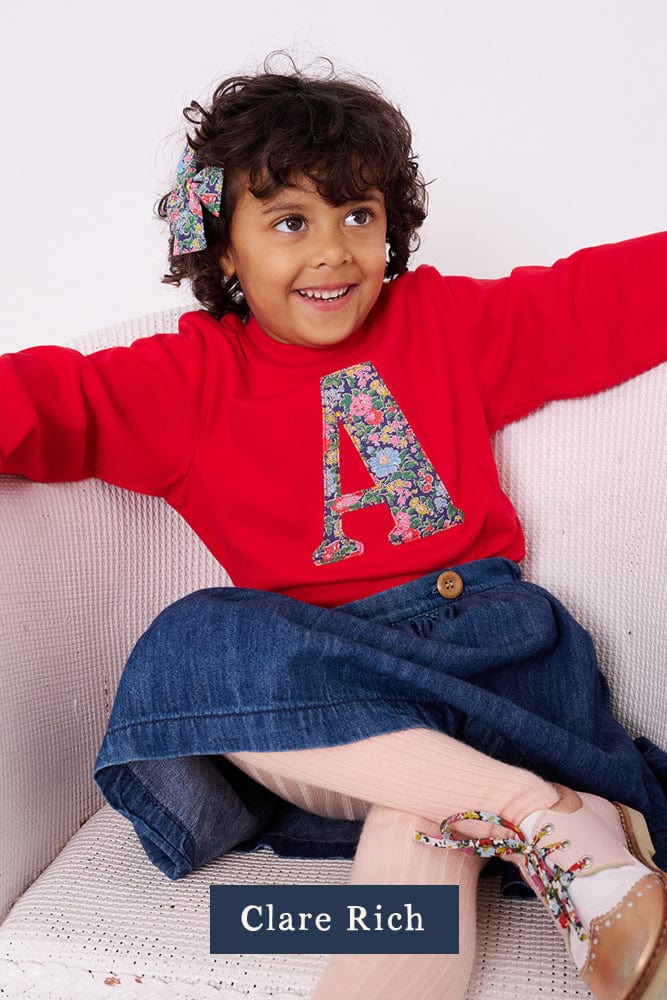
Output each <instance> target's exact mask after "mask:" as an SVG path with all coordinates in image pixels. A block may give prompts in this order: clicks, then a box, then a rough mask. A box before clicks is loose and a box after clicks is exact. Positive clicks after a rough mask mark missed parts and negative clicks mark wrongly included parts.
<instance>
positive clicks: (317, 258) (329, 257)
mask: <svg viewBox="0 0 667 1000" xmlns="http://www.w3.org/2000/svg"><path fill="white" fill-rule="evenodd" d="M349 259H350V252H349V247H348V244H347V240H346V239H345V233H343V232H341V231H340V229H338V228H335V229H334V228H332V229H327V230H325V231H322V232H320V233H318V234H317V239H315V240H314V242H313V248H312V252H311V266H312V267H322V266H328V267H339V266H340V265H341V264H344V263H345V262H346V261H348V260H349Z"/></svg>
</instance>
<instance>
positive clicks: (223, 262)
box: [218, 248, 236, 278]
mask: <svg viewBox="0 0 667 1000" xmlns="http://www.w3.org/2000/svg"><path fill="white" fill-rule="evenodd" d="M218 263H219V264H220V268H221V270H222V273H223V274H224V276H225V278H231V277H232V275H233V274H234V272H235V271H236V268H235V266H234V257H233V255H232V252H231V248H230V249H229V250H225V252H224V253H223V254H221V256H220V257H219V259H218Z"/></svg>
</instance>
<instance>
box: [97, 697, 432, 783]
mask: <svg viewBox="0 0 667 1000" xmlns="http://www.w3.org/2000/svg"><path fill="white" fill-rule="evenodd" d="M371 703H381V704H400V705H404V704H405V698H400V697H397V698H387V697H383V698H364V701H363V704H364V705H367V704H371ZM359 704H360V703H359V700H358V699H357V698H349V699H346V700H343V701H323V702H317V703H315V704H313V703H308V704H306V705H285V706H282V705H281V706H280V707H278V708H249V709H237V710H235V711H232V712H212V713H210V714H208V715H204V714H199V715H163V716H160V717H159V718H152V719H137V720H136V721H135V722H128V723H126V724H125V725H124V726H114V727H113V729H112V728H111V727H110V728H109V729H108V730H107V732H108V734H109V735H111V734H112V733H121V732H123V731H124V730H125V729H132V728H133V727H134V726H145V725H149V726H152V725H154V724H155V723H157V722H183V721H184V720H194V719H202V720H206V719H211V720H213V719H227V718H230V717H231V716H236V717H238V716H244V715H272V714H275V713H282V712H290V713H291V712H303V711H309V710H312V709H321V708H338V707H339V706H340V705H359ZM413 704H415V705H422V704H426V705H431V704H434V705H442V701H441V699H439V698H436V697H433V698H418V699H417V700H416V701H415V702H414V703H413ZM179 756H181V755H179ZM103 766H104V767H110V766H113V765H109V764H104V765H103Z"/></svg>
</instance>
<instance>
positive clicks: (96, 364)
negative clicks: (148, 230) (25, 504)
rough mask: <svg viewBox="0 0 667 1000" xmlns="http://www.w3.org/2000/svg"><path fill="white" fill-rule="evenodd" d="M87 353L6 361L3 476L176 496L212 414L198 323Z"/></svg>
mask: <svg viewBox="0 0 667 1000" xmlns="http://www.w3.org/2000/svg"><path fill="white" fill-rule="evenodd" d="M181 324H182V326H181V332H180V333H179V334H156V335H155V336H152V337H146V338H144V339H141V340H137V341H135V342H134V343H133V344H132V345H131V346H129V347H113V348H108V349H106V350H102V351H97V352H95V353H94V354H90V355H83V354H80V353H79V352H77V351H74V350H70V349H69V348H65V347H34V348H29V349H27V350H24V351H20V352H18V353H16V354H6V355H4V356H2V357H0V472H3V473H13V474H20V475H23V476H25V477H27V478H28V479H32V480H36V481H38V482H55V481H65V480H78V479H85V478H87V477H90V476H95V477H97V478H99V479H103V480H105V481H107V482H109V483H113V484H114V485H117V486H123V487H126V488H127V489H131V490H135V491H137V492H140V493H149V494H153V495H156V496H168V495H169V494H170V493H171V492H172V491H174V490H175V489H176V488H177V487H178V486H179V484H180V482H181V481H182V480H183V478H184V477H185V476H186V475H187V471H188V469H189V465H190V462H191V460H192V456H193V454H194V451H195V449H196V446H197V442H198V439H199V434H200V431H201V427H202V424H203V421H204V419H205V412H206V408H207V380H206V364H205V343H204V338H203V335H202V334H201V332H200V331H199V329H198V327H197V324H196V323H192V322H190V323H188V321H187V317H186V318H185V319H184V320H181Z"/></svg>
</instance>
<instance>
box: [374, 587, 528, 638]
mask: <svg viewBox="0 0 667 1000" xmlns="http://www.w3.org/2000/svg"><path fill="white" fill-rule="evenodd" d="M517 583H520V584H522V583H527V581H526V580H516V579H514V577H509V578H508V579H506V580H496V581H494V582H493V583H478V584H475V585H470V586H467V587H466V586H465V585H464V589H463V592H462V593H461V594H460V595H459V596H458V597H442V596H441V595H440V593H439V591H437V590H434V591H433V597H434V599H436V600H437V603H436V604H434V605H433V606H431V607H429V608H427V609H426V610H425V611H417V612H415V614H413V615H410V614H408V615H405V616H402V617H400V618H395V619H391V620H389V621H386V622H384V624H385V625H389V626H390V627H393V626H395V625H400V624H402V623H403V622H413V621H418V620H419V619H421V618H426V617H428V616H429V615H432V616H435V617H437V615H439V614H440V612H441V611H442V609H443V608H450V607H457V606H459V605H460V604H461V603H462V602H463V601H465V599H466V598H467V597H473V596H474V595H475V594H484V593H486V592H487V591H489V590H496V589H497V588H498V587H507V586H514V585H516V584H517ZM445 601H446V602H447V603H446V604H445V603H444V602H445ZM370 620H371V621H377V622H379V623H380V624H382V618H372V619H370Z"/></svg>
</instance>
